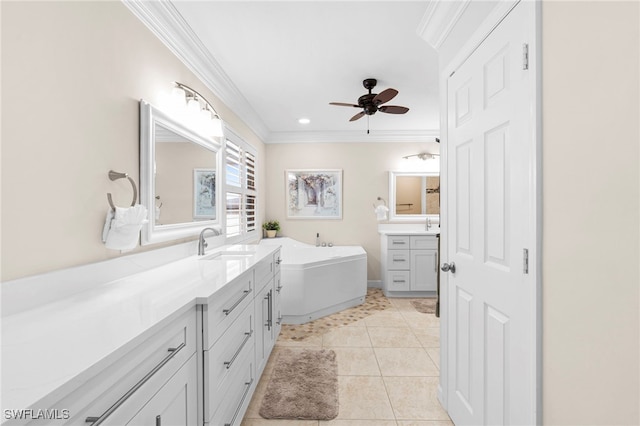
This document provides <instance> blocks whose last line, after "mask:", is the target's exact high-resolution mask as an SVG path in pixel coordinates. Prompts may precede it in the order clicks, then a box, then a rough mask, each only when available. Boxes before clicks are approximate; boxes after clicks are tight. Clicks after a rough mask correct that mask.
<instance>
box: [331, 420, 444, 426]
mask: <svg viewBox="0 0 640 426" xmlns="http://www.w3.org/2000/svg"><path fill="white" fill-rule="evenodd" d="M320 423H321V424H322V422H320ZM398 426H455V425H454V424H453V422H450V421H447V420H424V421H416V420H409V421H402V420H401V421H399V422H398Z"/></svg>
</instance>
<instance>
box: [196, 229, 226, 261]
mask: <svg viewBox="0 0 640 426" xmlns="http://www.w3.org/2000/svg"><path fill="white" fill-rule="evenodd" d="M206 231H212V232H213V234H214V235H215V236H216V237H217V236H219V235H222V231H221V230H219V229H215V228H204V229H203V230H202V231H201V232H200V238H199V239H198V256H204V249H205V248H207V246H208V245H209V244H207V242H206V241H205V240H204V233H205V232H206Z"/></svg>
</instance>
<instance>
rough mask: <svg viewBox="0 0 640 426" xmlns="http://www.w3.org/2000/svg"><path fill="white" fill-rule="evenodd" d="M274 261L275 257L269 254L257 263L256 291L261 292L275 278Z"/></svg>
mask: <svg viewBox="0 0 640 426" xmlns="http://www.w3.org/2000/svg"><path fill="white" fill-rule="evenodd" d="M274 263H275V262H274V260H273V257H272V256H268V257H267V258H265V259H263V260H262V261H260V263H258V264H257V265H256V267H255V270H256V275H255V277H256V292H260V290H262V288H263V287H264V286H265V285H267V284H268V283H269V281H271V279H272V278H273V267H274Z"/></svg>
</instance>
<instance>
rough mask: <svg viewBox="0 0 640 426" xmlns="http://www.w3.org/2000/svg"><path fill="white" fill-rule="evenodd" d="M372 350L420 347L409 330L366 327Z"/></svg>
mask: <svg viewBox="0 0 640 426" xmlns="http://www.w3.org/2000/svg"><path fill="white" fill-rule="evenodd" d="M367 330H368V331H369V336H370V337H371V344H372V345H373V347H374V348H419V347H422V345H421V344H420V342H419V341H418V339H417V338H416V336H415V335H414V334H413V332H412V331H411V329H409V328H399V327H367Z"/></svg>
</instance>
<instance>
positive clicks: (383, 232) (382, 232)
mask: <svg viewBox="0 0 640 426" xmlns="http://www.w3.org/2000/svg"><path fill="white" fill-rule="evenodd" d="M378 233H379V234H380V235H438V234H439V233H440V228H433V229H429V230H428V231H427V230H426V229H425V230H391V229H389V230H379V231H378Z"/></svg>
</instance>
